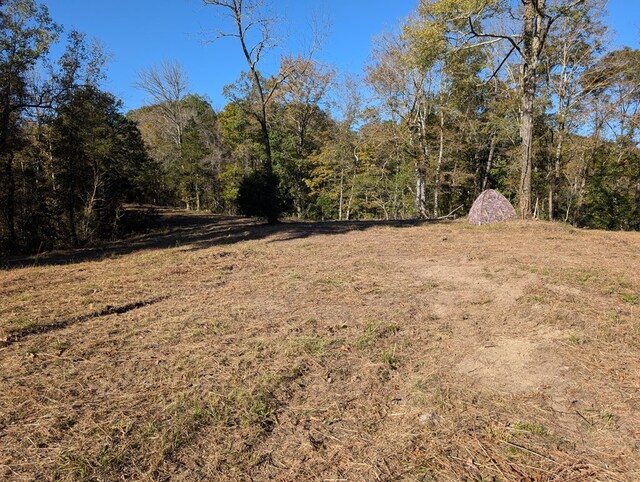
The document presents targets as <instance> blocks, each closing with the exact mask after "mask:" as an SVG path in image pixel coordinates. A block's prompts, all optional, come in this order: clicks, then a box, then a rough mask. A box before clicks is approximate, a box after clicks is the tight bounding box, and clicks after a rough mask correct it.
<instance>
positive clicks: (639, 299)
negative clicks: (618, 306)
mask: <svg viewBox="0 0 640 482" xmlns="http://www.w3.org/2000/svg"><path fill="white" fill-rule="evenodd" d="M620 298H621V299H622V301H624V302H625V303H630V304H632V305H637V304H638V303H640V295H636V294H633V293H623V294H622V295H621V296H620Z"/></svg>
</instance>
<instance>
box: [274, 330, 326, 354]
mask: <svg viewBox="0 0 640 482" xmlns="http://www.w3.org/2000/svg"><path fill="white" fill-rule="evenodd" d="M326 349H327V341H326V340H325V339H324V338H322V337H321V336H319V335H308V336H300V337H296V338H291V339H289V340H287V342H286V347H285V350H284V352H285V355H287V356H290V357H294V356H300V355H310V356H320V355H322V354H323V353H324V352H325V350H326Z"/></svg>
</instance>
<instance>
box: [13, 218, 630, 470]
mask: <svg viewBox="0 0 640 482" xmlns="http://www.w3.org/2000/svg"><path fill="white" fill-rule="evenodd" d="M165 215H166V217H167V222H168V226H169V227H168V228H167V229H166V230H165V231H164V232H161V233H157V234H154V235H147V236H143V237H139V238H136V239H133V240H130V241H128V242H126V243H119V244H116V245H113V246H110V247H109V248H108V249H106V250H104V251H83V252H75V253H68V254H64V253H63V254H58V255H56V256H46V257H41V258H40V259H39V260H37V264H35V265H32V266H27V267H24V266H22V267H21V266H20V264H21V262H19V261H16V260H13V261H12V263H11V264H10V265H7V266H6V267H5V269H4V270H3V271H0V339H1V340H4V341H3V342H0V478H4V479H7V480H38V481H41V480H122V479H127V480H169V479H171V480H296V481H298V480H349V481H375V480H380V481H383V480H523V479H524V480H541V481H543V480H558V481H560V480H562V481H567V480H575V481H585V480H640V234H639V233H609V232H601V231H581V230H576V229H573V228H570V227H566V226H562V225H554V224H545V223H520V222H515V223H508V224H501V225H494V226H484V227H471V226H468V225H466V224H465V223H464V222H463V221H456V222H450V223H439V224H430V223H424V224H412V223H351V224H347V223H321V224H284V225H280V226H274V227H267V226H258V225H255V224H253V223H251V222H249V221H246V220H242V219H235V218H221V217H213V216H195V215H194V216H186V215H184V214H179V213H171V212H167V213H165ZM27 264H33V261H27Z"/></svg>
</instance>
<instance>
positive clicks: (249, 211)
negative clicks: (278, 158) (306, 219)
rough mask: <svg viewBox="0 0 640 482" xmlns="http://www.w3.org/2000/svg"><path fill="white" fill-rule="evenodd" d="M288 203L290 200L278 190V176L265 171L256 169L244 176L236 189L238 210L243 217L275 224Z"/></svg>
mask: <svg viewBox="0 0 640 482" xmlns="http://www.w3.org/2000/svg"><path fill="white" fill-rule="evenodd" d="M289 203H290V200H289V199H287V197H286V194H285V193H284V192H283V191H282V189H281V188H280V180H279V179H278V176H277V175H276V174H275V173H274V172H272V171H271V172H270V171H267V170H266V169H257V170H255V171H253V172H251V173H249V174H247V175H245V176H244V178H243V179H242V181H241V182H240V186H239V187H238V208H239V210H240V212H241V213H242V214H244V215H245V216H254V217H258V218H262V219H266V220H267V222H269V223H275V222H277V221H278V218H279V217H280V215H281V214H282V213H283V212H285V211H286V209H287V207H288V206H289Z"/></svg>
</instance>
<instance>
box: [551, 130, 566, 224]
mask: <svg viewBox="0 0 640 482" xmlns="http://www.w3.org/2000/svg"><path fill="white" fill-rule="evenodd" d="M564 129H565V126H564V122H562V123H561V125H560V126H558V142H557V144H556V152H555V155H554V156H553V160H554V162H553V179H552V180H551V182H550V183H549V221H553V220H554V219H555V210H556V208H557V206H556V205H557V201H556V197H557V195H558V193H559V192H560V171H561V169H560V167H561V163H562V147H563V145H564Z"/></svg>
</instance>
